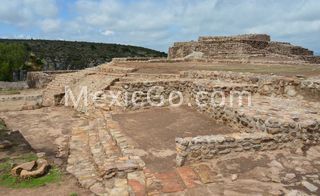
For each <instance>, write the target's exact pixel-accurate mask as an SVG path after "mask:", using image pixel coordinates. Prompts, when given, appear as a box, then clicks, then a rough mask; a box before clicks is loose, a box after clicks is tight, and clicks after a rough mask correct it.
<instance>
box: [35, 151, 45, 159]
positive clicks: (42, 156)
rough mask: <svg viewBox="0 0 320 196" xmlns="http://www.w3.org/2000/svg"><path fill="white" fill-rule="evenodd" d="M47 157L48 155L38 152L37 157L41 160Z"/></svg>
mask: <svg viewBox="0 0 320 196" xmlns="http://www.w3.org/2000/svg"><path fill="white" fill-rule="evenodd" d="M45 156H46V153H45V152H38V153H37V157H38V158H39V159H42V158H44V157H45Z"/></svg>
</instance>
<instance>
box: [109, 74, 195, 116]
mask: <svg viewBox="0 0 320 196" xmlns="http://www.w3.org/2000/svg"><path fill="white" fill-rule="evenodd" d="M189 86H190V82H189V81H183V80H162V81H149V82H136V81H135V82H121V83H118V84H117V86H114V87H112V88H111V90H113V91H117V90H118V91H121V92H122V93H121V101H120V102H121V105H122V106H123V108H124V109H130V110H136V109H141V108H146V107H150V106H152V105H151V104H150V103H151V102H152V103H154V104H155V105H156V104H158V103H160V96H162V97H163V98H164V104H163V105H162V106H167V105H168V104H169V97H170V93H171V92H173V91H179V92H181V93H184V92H186V91H187V89H188V87H189ZM134 92H136V93H135V94H134ZM148 92H150V93H149V95H150V101H151V102H150V101H149V100H148V99H147V95H148ZM172 96H174V95H172ZM187 97H188V96H187V95H186V94H183V98H184V99H185V98H187ZM173 100H178V99H175V98H174V99H173ZM184 101H185V100H184Z"/></svg>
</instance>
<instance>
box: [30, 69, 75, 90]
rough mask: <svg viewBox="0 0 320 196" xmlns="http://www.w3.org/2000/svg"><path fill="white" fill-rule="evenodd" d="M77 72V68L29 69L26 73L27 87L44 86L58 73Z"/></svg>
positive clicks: (37, 87)
mask: <svg viewBox="0 0 320 196" xmlns="http://www.w3.org/2000/svg"><path fill="white" fill-rule="evenodd" d="M74 72H78V70H55V71H31V72H28V73H27V84H28V86H29V88H36V89H39V88H45V87H46V86H47V85H48V84H49V83H50V82H51V81H52V80H53V79H54V78H55V76H56V75H58V74H67V73H74Z"/></svg>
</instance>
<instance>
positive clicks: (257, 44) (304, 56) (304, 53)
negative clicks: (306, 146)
mask: <svg viewBox="0 0 320 196" xmlns="http://www.w3.org/2000/svg"><path fill="white" fill-rule="evenodd" d="M194 53H201V54H202V55H201V59H205V60H219V59H229V60H245V59H247V60H250V59H251V58H254V59H255V60H259V61H263V62H269V60H270V59H272V60H275V61H283V62H286V61H290V60H292V61H299V60H301V61H306V62H309V63H317V62H318V60H319V59H318V58H314V57H313V51H311V50H308V49H306V48H303V47H300V46H294V45H291V44H289V43H285V42H273V41H270V36H269V35H265V34H253V35H239V36H208V37H199V39H198V41H191V42H177V43H174V45H173V46H172V47H171V48H169V52H168V58H169V59H189V56H190V55H192V54H194ZM198 56H199V55H198ZM197 59H198V58H197Z"/></svg>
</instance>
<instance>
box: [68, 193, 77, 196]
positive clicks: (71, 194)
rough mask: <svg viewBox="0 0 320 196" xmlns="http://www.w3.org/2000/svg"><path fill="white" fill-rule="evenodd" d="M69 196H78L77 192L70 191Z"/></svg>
mask: <svg viewBox="0 0 320 196" xmlns="http://www.w3.org/2000/svg"><path fill="white" fill-rule="evenodd" d="M69 196H78V193H70V195H69Z"/></svg>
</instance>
